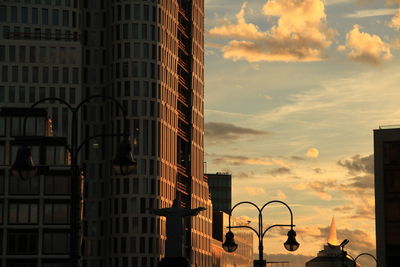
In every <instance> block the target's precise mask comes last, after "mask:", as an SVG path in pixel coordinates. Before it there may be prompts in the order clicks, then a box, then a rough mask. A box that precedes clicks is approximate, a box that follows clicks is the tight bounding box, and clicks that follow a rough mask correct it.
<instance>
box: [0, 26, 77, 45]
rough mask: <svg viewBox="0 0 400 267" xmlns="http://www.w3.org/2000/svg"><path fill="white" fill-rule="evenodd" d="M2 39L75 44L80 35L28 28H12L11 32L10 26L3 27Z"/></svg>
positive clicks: (57, 30) (59, 30) (66, 31)
mask: <svg viewBox="0 0 400 267" xmlns="http://www.w3.org/2000/svg"><path fill="white" fill-rule="evenodd" d="M32 29H33V30H32ZM22 30H23V31H22ZM3 38H4V39H12V40H48V41H53V40H55V41H67V42H70V41H73V42H77V41H79V39H80V35H79V33H78V32H76V31H74V32H71V31H70V30H61V29H41V28H30V27H23V28H21V27H14V29H13V31H11V28H10V26H3Z"/></svg>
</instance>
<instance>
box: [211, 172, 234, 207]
mask: <svg viewBox="0 0 400 267" xmlns="http://www.w3.org/2000/svg"><path fill="white" fill-rule="evenodd" d="M206 176H207V177H208V186H209V188H210V193H211V200H212V203H213V210H215V211H219V210H221V211H223V212H225V213H228V214H229V213H230V212H231V208H232V175H231V174H229V173H221V172H217V173H215V174H213V173H208V174H206Z"/></svg>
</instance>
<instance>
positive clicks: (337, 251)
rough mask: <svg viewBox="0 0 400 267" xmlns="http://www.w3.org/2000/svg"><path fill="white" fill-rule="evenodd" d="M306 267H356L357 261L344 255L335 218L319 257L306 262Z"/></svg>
mask: <svg viewBox="0 0 400 267" xmlns="http://www.w3.org/2000/svg"><path fill="white" fill-rule="evenodd" d="M306 267H355V263H354V261H353V260H352V259H350V258H348V257H346V256H345V257H343V254H342V250H341V248H340V246H339V242H338V241H337V238H336V224H335V218H332V223H331V226H330V229H329V234H328V239H327V244H326V245H324V249H323V250H321V251H319V252H318V254H317V257H315V258H314V259H312V260H310V261H308V262H306Z"/></svg>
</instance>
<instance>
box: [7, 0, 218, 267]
mask: <svg viewBox="0 0 400 267" xmlns="http://www.w3.org/2000/svg"><path fill="white" fill-rule="evenodd" d="M203 20H204V1H203V0H158V1H155V0H147V1H146V0H129V1H117V0H110V1H105V0H83V1H78V0H29V1H28V0H24V1H2V3H0V21H1V25H2V26H1V31H2V32H1V34H0V65H1V66H0V68H1V72H2V73H1V74H2V75H1V84H0V105H4V106H21V107H27V106H29V105H30V104H31V103H33V102H34V101H37V100H38V99H40V98H44V97H51V96H56V97H60V98H62V99H65V100H66V101H69V102H71V103H72V105H73V106H74V105H76V103H78V102H79V101H80V100H82V99H84V98H86V97H89V96H91V95H96V94H105V95H108V96H112V97H114V98H116V99H117V100H118V101H119V102H121V103H122V104H123V106H124V107H125V108H126V110H127V112H128V122H129V123H128V126H129V133H130V135H131V137H132V143H133V147H134V151H133V152H134V157H135V158H136V160H137V162H138V168H137V171H136V173H134V174H132V175H129V176H126V177H124V176H116V175H113V174H112V173H111V171H110V169H111V168H110V163H109V162H110V160H111V159H112V156H113V154H114V153H115V150H116V146H117V145H118V143H119V141H120V140H119V139H118V138H110V139H107V138H104V139H97V140H94V141H93V142H92V143H91V144H90V145H88V146H87V147H85V148H84V149H83V153H82V154H81V158H80V161H81V163H82V164H81V165H82V168H83V169H84V173H85V177H86V178H85V180H86V183H85V185H86V187H85V189H86V190H85V209H84V212H85V218H86V220H85V221H84V224H83V233H84V235H85V245H84V255H83V258H82V259H83V261H82V263H83V265H85V266H96V267H97V266H143V267H144V266H155V265H156V262H157V260H158V259H159V258H160V257H162V256H163V253H164V241H165V219H163V218H159V217H156V216H154V215H152V214H151V213H150V212H149V211H150V210H149V209H151V208H164V207H168V206H171V204H172V200H173V199H174V198H175V197H177V198H179V199H181V201H182V203H183V204H184V205H185V206H186V207H192V208H194V207H198V206H204V207H207V208H208V210H207V211H204V212H201V213H200V215H199V216H196V217H194V218H191V219H190V220H189V221H188V222H187V225H186V232H187V236H186V237H187V238H186V248H187V250H186V251H187V255H186V256H187V257H188V258H190V259H191V262H192V265H193V266H194V265H195V264H197V266H207V265H208V263H209V262H211V251H210V241H211V216H212V210H211V201H210V199H209V192H208V185H207V182H206V179H205V178H204V173H203V161H204V160H203V154H204V140H203V124H204V123H203V121H204V107H203V95H204V72H203V56H204V50H203V49H204V39H203V37H204V34H203V32H204V22H203ZM40 107H45V108H47V109H48V114H49V115H50V116H51V117H52V119H53V123H54V135H63V136H69V135H68V131H69V128H70V127H69V116H70V115H69V114H68V112H67V109H64V108H63V107H62V106H61V105H59V104H58V103H46V104H43V105H41V106H40ZM81 121H82V124H81V125H82V127H81V139H82V140H83V139H85V138H86V137H88V136H90V135H93V134H99V133H116V132H121V131H122V125H123V121H122V114H120V113H119V112H118V111H117V109H116V107H115V104H114V103H111V102H104V101H90V102H88V103H86V104H85V106H84V108H83V110H82V114H81Z"/></svg>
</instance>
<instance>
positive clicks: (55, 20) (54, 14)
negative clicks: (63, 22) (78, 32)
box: [52, 9, 59, 25]
mask: <svg viewBox="0 0 400 267" xmlns="http://www.w3.org/2000/svg"><path fill="white" fill-rule="evenodd" d="M52 23H53V25H58V24H59V11H58V10H57V9H53V10H52Z"/></svg>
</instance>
